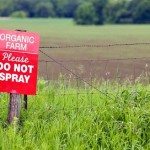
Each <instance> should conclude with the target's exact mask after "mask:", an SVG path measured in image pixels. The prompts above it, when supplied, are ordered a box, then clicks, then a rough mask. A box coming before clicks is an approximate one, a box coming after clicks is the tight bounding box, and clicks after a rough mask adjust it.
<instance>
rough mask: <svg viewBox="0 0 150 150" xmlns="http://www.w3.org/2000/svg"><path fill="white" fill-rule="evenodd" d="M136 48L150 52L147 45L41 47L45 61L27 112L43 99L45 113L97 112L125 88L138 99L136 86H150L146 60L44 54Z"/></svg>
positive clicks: (149, 64) (149, 61)
mask: <svg viewBox="0 0 150 150" xmlns="http://www.w3.org/2000/svg"><path fill="white" fill-rule="evenodd" d="M139 45H141V46H148V48H150V43H125V44H108V45H66V46H64V45H63V46H47V47H44V46H41V47H40V55H42V56H44V57H40V59H39V79H38V88H37V95H35V96H30V97H29V100H30V105H29V108H28V109H31V108H32V109H33V106H34V104H35V102H36V101H38V100H41V101H42V98H44V99H45V100H44V101H46V102H47V103H46V104H45V111H48V110H54V111H56V110H58V111H61V110H62V111H71V110H76V111H79V110H83V109H88V110H89V109H90V110H92V109H95V108H100V107H101V105H102V103H111V100H118V101H119V100H121V99H122V96H123V95H124V92H125V89H127V88H131V90H130V95H132V94H133V95H138V94H139V92H140V91H141V90H142V89H141V87H139V83H140V84H144V85H145V86H148V85H149V84H150V57H149V56H145V57H125V58H101V59H93V58H92V59H85V58H84V59H78V60H75V59H67V60H66V59H64V60H63V59H62V60H61V59H59V60H57V59H56V58H54V57H52V56H51V55H50V54H49V53H48V51H47V50H50V49H64V48H75V49H80V48H83V47H84V48H85V47H88V48H91V47H93V48H97V49H99V48H104V47H105V48H108V47H109V48H111V47H120V46H122V47H124V46H126V47H129V46H139ZM135 56H136V54H135ZM131 85H132V86H131ZM146 92H147V93H146V94H147V95H150V90H149V89H148V88H147V90H146ZM1 96H4V95H3V94H2V95H1ZM7 99H9V97H7ZM38 102H39V101H38ZM1 106H2V105H1ZM3 106H4V107H1V108H0V109H3V108H4V109H6V106H8V103H7V101H6V102H3ZM35 109H37V108H35Z"/></svg>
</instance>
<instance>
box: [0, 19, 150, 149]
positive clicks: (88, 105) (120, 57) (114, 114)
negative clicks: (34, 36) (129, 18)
mask: <svg viewBox="0 0 150 150" xmlns="http://www.w3.org/2000/svg"><path fill="white" fill-rule="evenodd" d="M0 29H12V30H15V29H23V30H27V31H31V32H38V33H39V34H40V35H41V46H40V47H45V46H60V47H63V46H67V45H73V46H74V45H109V44H116V43H117V44H122V43H148V42H149V37H150V32H149V31H150V26H149V25H105V26H76V25H75V24H74V23H73V21H72V20H71V19H7V18H5V19H1V20H0ZM40 50H42V51H43V52H44V53H46V54H47V55H48V56H50V57H52V58H54V59H56V60H57V61H59V62H60V63H61V64H62V65H65V66H66V67H67V68H68V69H70V70H71V71H72V72H74V73H76V74H77V75H79V76H80V77H81V78H83V79H84V80H85V81H87V82H89V83H90V84H91V85H92V86H89V85H88V84H87V83H85V82H82V81H81V80H80V79H79V78H76V77H75V76H73V74H71V73H70V72H67V71H66V70H65V69H64V68H63V67H62V66H60V65H59V64H57V63H56V62H54V61H53V60H51V59H50V58H49V57H46V56H45V55H44V54H42V53H41V52H40V57H39V80H38V87H37V90H38V91H37V95H35V96H29V97H28V110H27V111H25V110H23V109H21V116H20V121H19V122H18V119H17V118H15V120H14V122H13V124H11V125H10V126H9V125H8V124H7V121H6V120H7V114H8V103H9V94H4V93H0V112H1V113H0V150H20V149H22V150H38V149H39V150H90V149H91V150H149V149H150V85H149V83H150V80H149V79H150V77H149V62H150V59H149V57H150V53H149V50H150V45H148V44H145V45H132V46H127V45H125V46H112V47H109V46H108V47H80V48H50V49H49V48H46V49H43V48H41V49H40ZM144 57H146V58H144ZM133 58H135V59H133ZM137 58H138V59H137ZM139 58H141V59H139ZM118 76H119V78H118ZM43 77H44V78H43ZM136 77H137V78H136ZM100 78H104V79H102V80H99V79H100ZM120 78H125V79H124V80H120ZM45 79H47V80H45ZM55 79H57V80H55ZM111 79H112V80H111ZM132 81H134V82H132ZM143 81H144V82H143ZM142 83H144V84H142ZM145 83H147V84H145ZM22 106H23V103H22ZM16 123H18V125H16Z"/></svg>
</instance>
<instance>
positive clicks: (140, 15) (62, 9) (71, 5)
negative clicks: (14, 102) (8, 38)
mask: <svg viewBox="0 0 150 150" xmlns="http://www.w3.org/2000/svg"><path fill="white" fill-rule="evenodd" d="M0 16H4V17H7V16H11V17H22V18H23V17H42V18H43V17H61V18H62V17H65V18H74V21H75V22H76V23H77V24H96V25H99V24H104V23H120V24H121V23H150V0H42V1H41V0H0Z"/></svg>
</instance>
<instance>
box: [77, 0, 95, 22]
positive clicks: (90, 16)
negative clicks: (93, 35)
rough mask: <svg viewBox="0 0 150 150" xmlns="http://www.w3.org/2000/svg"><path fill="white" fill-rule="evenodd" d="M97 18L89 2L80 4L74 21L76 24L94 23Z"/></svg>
mask: <svg viewBox="0 0 150 150" xmlns="http://www.w3.org/2000/svg"><path fill="white" fill-rule="evenodd" d="M97 20H98V18H97V15H96V11H95V8H94V6H93V4H92V3H91V2H86V3H83V4H82V5H80V6H79V7H78V9H77V11H76V16H75V22H76V23H77V24H86V25H89V24H95V23H96V22H97Z"/></svg>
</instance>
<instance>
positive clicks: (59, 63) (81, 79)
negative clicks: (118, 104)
mask: <svg viewBox="0 0 150 150" xmlns="http://www.w3.org/2000/svg"><path fill="white" fill-rule="evenodd" d="M40 52H41V53H42V54H44V55H45V56H47V57H48V58H49V59H51V60H52V61H54V62H55V63H57V64H58V65H60V66H61V67H62V68H64V69H65V70H67V71H68V72H70V73H72V75H74V76H75V77H77V78H78V79H79V80H80V81H82V82H84V83H86V84H87V85H89V86H90V87H92V88H93V89H95V90H97V91H98V92H100V93H101V94H103V95H106V93H104V92H102V91H101V90H99V89H98V88H97V87H95V86H93V85H92V84H91V83H89V82H87V81H85V80H84V79H83V78H81V77H80V76H79V75H77V74H76V73H74V72H73V71H72V70H70V69H68V68H67V67H66V66H64V65H63V64H62V63H61V62H59V61H57V60H55V59H54V58H52V57H51V56H49V55H48V54H47V53H45V52H43V51H42V50H40ZM108 97H109V98H110V99H112V97H110V96H108ZM113 97H115V96H114V95H113Z"/></svg>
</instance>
